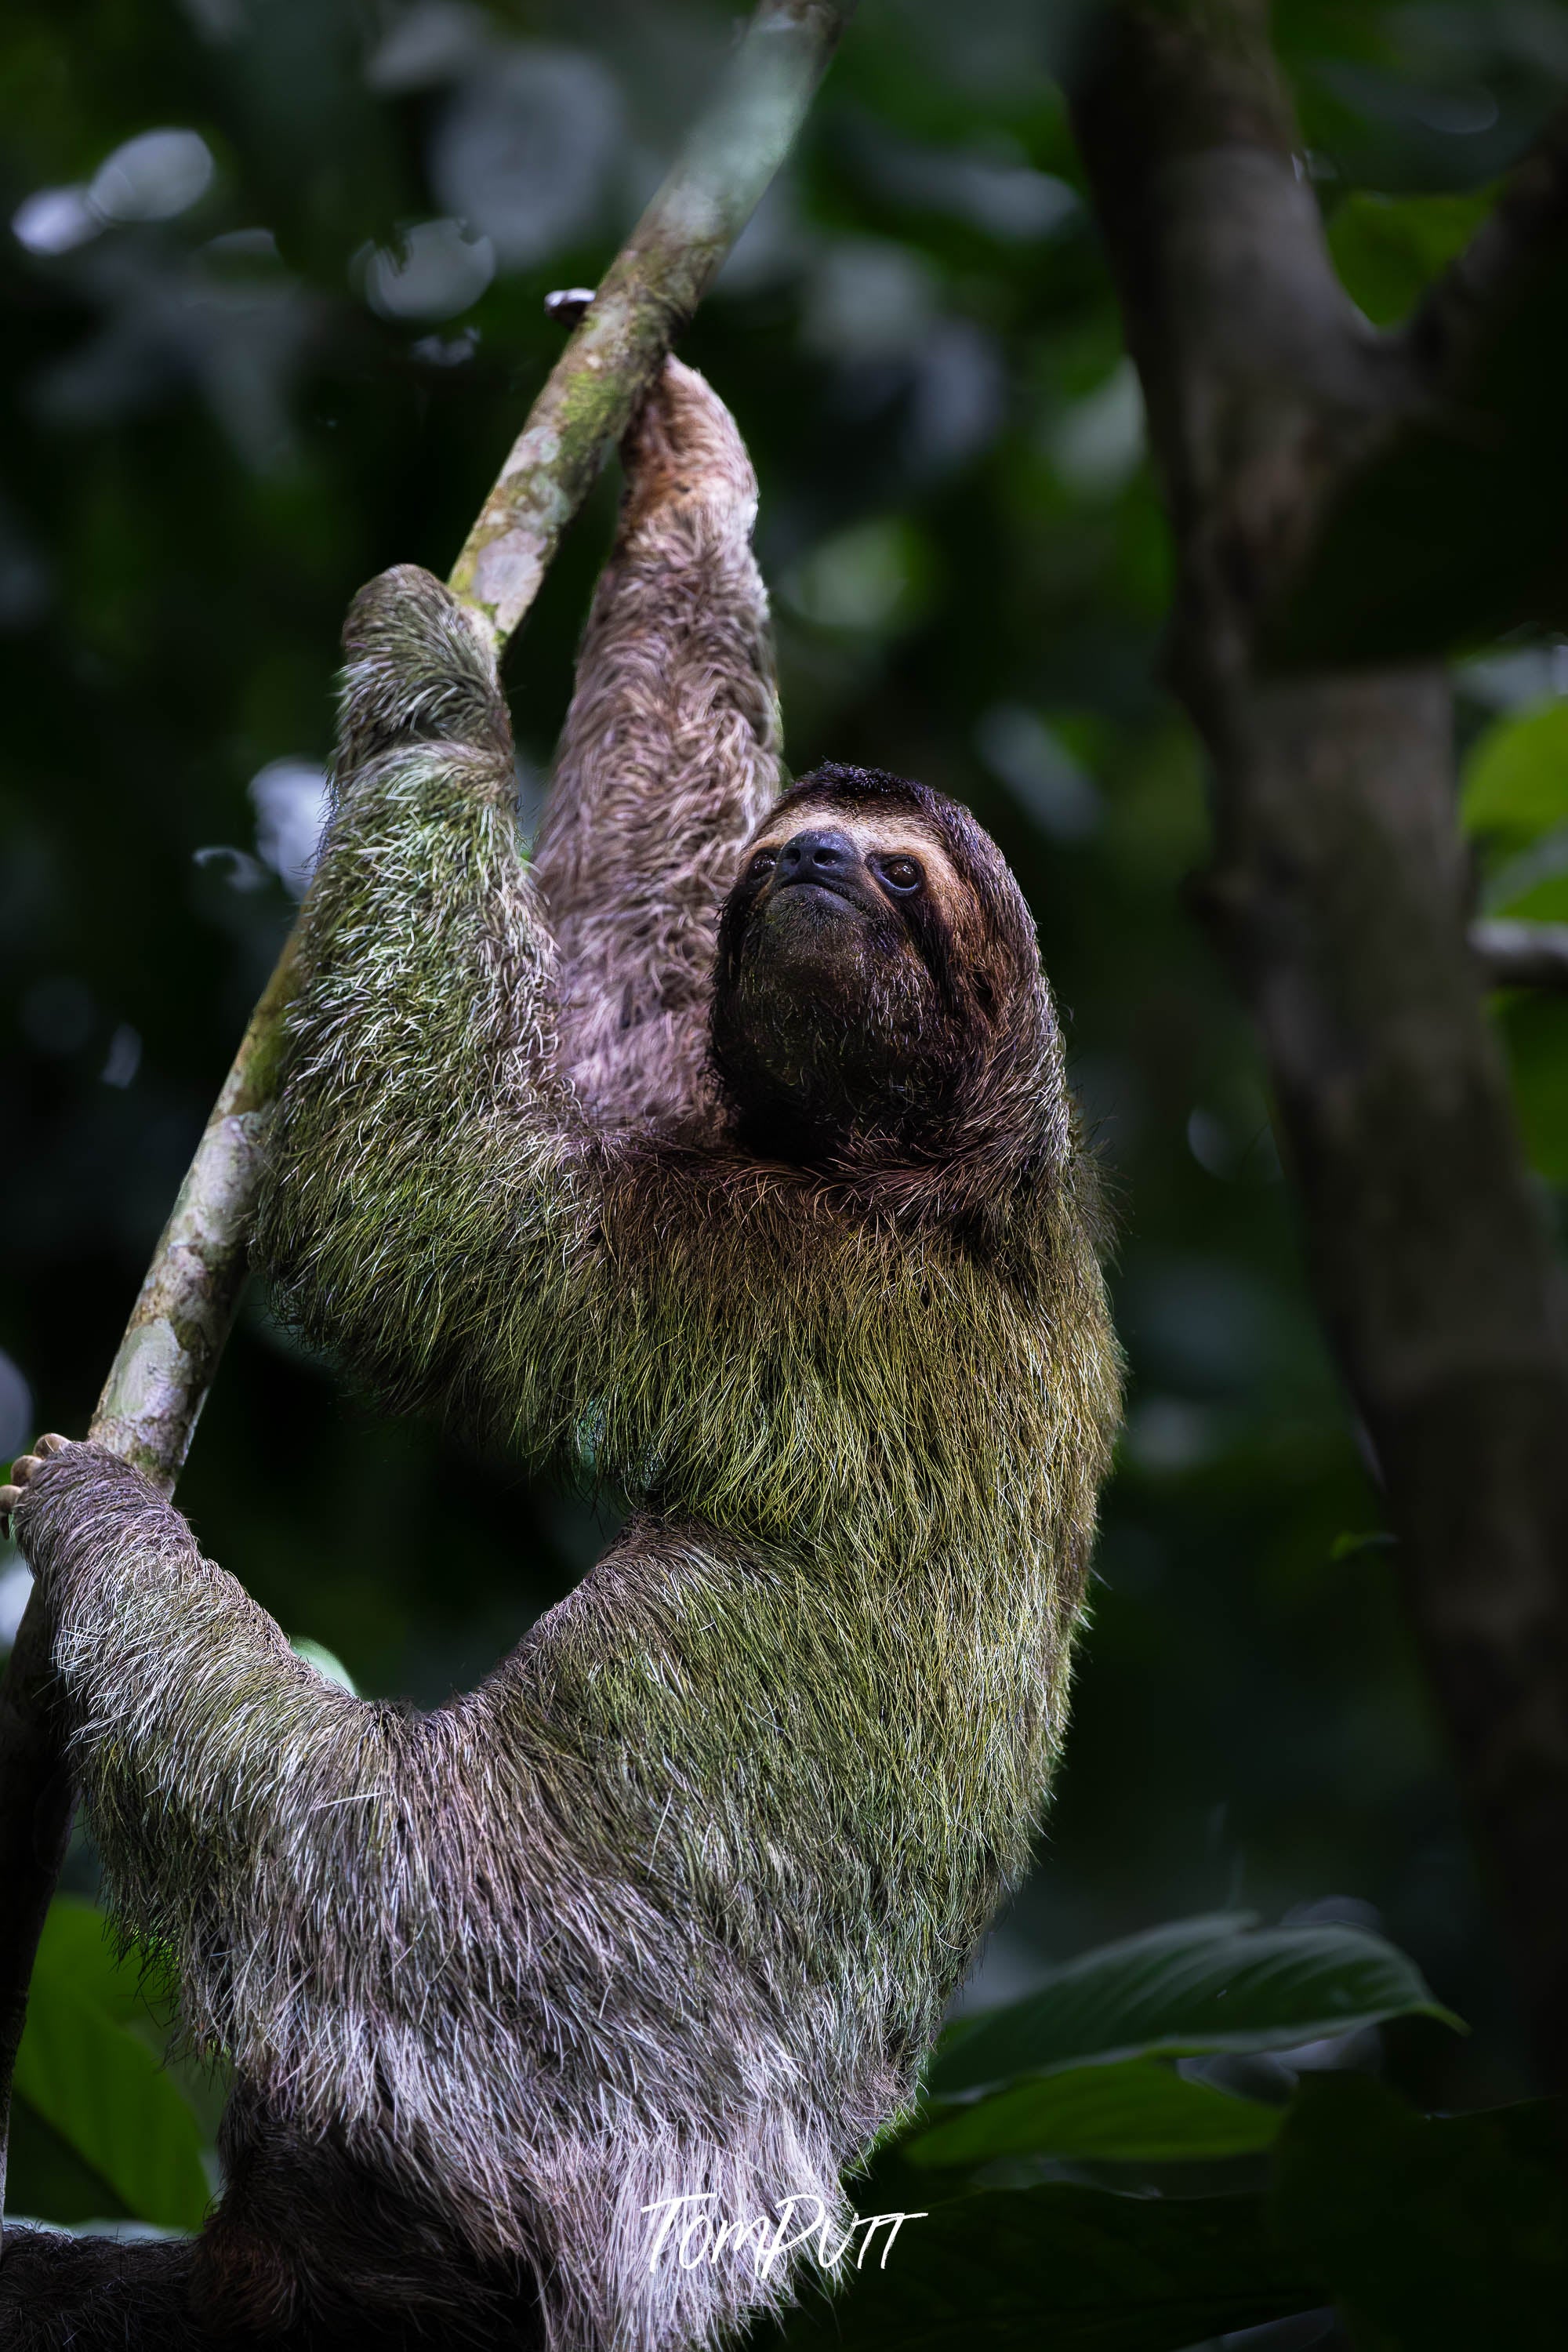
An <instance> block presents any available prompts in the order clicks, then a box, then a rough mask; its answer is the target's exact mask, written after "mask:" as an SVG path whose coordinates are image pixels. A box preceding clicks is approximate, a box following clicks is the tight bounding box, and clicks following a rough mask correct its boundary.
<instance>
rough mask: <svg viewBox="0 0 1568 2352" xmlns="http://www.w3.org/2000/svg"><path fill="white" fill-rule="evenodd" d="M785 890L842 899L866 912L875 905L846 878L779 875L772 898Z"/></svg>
mask: <svg viewBox="0 0 1568 2352" xmlns="http://www.w3.org/2000/svg"><path fill="white" fill-rule="evenodd" d="M785 890H816V891H820V892H821V894H822V896H823V897H824V898H842V899H843V900H844V901H845V903H846V904H847V905H848V906H851V907H858V908H862V909H863V910H868V909H869V908H871V907H872V906H873V905H874V904H875V901H874V900H873V899H871V898H869V896H868V893H867V891H866V890H865V888H864V887H861V886H859V885H858V884H857V883H856V882H854V881H852V880H850V879H849V878H848V877H844V878H842V879H840V878H839V877H837V876H832V875H826V874H781V875H780V877H779V878H778V880H777V881H776V882H775V883H774V884H773V897H774V898H779V897H780V896H782V894H783V893H784V891H785Z"/></svg>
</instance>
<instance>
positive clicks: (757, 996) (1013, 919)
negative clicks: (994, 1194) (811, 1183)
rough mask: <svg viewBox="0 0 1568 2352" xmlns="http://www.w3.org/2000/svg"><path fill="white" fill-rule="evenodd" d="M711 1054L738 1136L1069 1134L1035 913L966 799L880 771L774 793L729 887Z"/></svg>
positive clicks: (966, 1140) (911, 1146)
mask: <svg viewBox="0 0 1568 2352" xmlns="http://www.w3.org/2000/svg"><path fill="white" fill-rule="evenodd" d="M714 983H715V984H714V1001H713V1057H714V1063H715V1066H716V1068H717V1070H718V1073H719V1078H720V1083H721V1087H722V1088H723V1090H724V1093H725V1096H726V1097H727V1098H728V1101H729V1103H730V1106H731V1116H732V1118H733V1121H734V1124H735V1128H736V1130H737V1133H738V1135H739V1136H740V1138H741V1139H742V1140H743V1141H744V1142H746V1143H747V1144H748V1145H750V1146H751V1147H752V1148H753V1149H755V1150H760V1151H763V1152H765V1153H766V1154H767V1155H768V1156H770V1157H773V1158H779V1159H784V1160H797V1161H801V1162H803V1163H805V1164H808V1165H810V1164H821V1163H824V1162H832V1161H846V1160H847V1161H850V1162H858V1163H861V1164H865V1163H867V1162H868V1161H869V1162H878V1161H879V1162H881V1163H883V1164H889V1163H895V1164H896V1163H900V1162H903V1163H909V1162H924V1163H929V1162H930V1161H931V1160H937V1159H946V1160H951V1159H952V1156H953V1155H954V1154H955V1153H959V1154H968V1155H970V1156H973V1155H974V1154H976V1153H979V1154H980V1155H982V1156H983V1157H990V1158H994V1157H995V1155H996V1154H997V1152H998V1151H1005V1154H1006V1156H1008V1157H1009V1158H1011V1157H1015V1156H1016V1153H1017V1152H1019V1151H1032V1152H1033V1153H1035V1154H1036V1155H1038V1153H1039V1151H1040V1150H1041V1149H1042V1148H1047V1149H1050V1148H1057V1149H1059V1148H1060V1147H1061V1145H1062V1144H1063V1143H1065V1134H1066V1127H1065V1098H1064V1096H1063V1090H1062V1080H1061V1056H1060V1050H1059V1044H1058V1034H1057V1028H1056V1022H1055V1018H1054V1015H1053V1013H1052V1008H1051V1001H1050V994H1049V991H1048V990H1047V986H1046V981H1045V975H1044V973H1043V972H1042V971H1041V969H1040V958H1039V950H1038V947H1037V943H1036V939H1035V927H1034V924H1033V921H1032V920H1031V919H1030V916H1029V911H1028V908H1027V907H1026V905H1025V903H1024V898H1023V895H1022V893H1021V892H1020V890H1019V888H1018V886H1017V884H1016V882H1015V881H1014V879H1013V877H1012V875H1011V873H1010V872H1009V871H1008V868H1007V865H1006V862H1005V859H1004V857H1003V856H1002V854H1001V852H1000V850H998V848H997V847H996V845H995V843H994V842H993V841H992V840H991V838H990V837H989V835H986V834H985V833H983V832H982V830H981V828H980V827H979V825H977V824H975V822H974V820H973V817H972V816H971V815H970V814H969V813H968V811H967V810H966V809H963V808H961V807H960V806H959V805H958V803H956V802H955V801H950V800H947V799H945V798H943V796H942V794H941V793H933V792H931V791H929V790H928V789H927V788H926V787H925V786H924V785H923V784H917V783H911V782H909V781H907V780H906V779H905V778H903V777H900V776H891V775H888V774H886V773H885V772H883V771H881V770H880V769H863V768H844V767H837V766H829V767H822V768H818V769H816V771H814V772H813V773H812V774H811V775H809V776H806V777H805V778H803V779H802V781H801V782H799V783H798V784H796V785H795V789H794V790H793V791H792V792H789V793H785V794H784V798H783V799H782V800H780V801H778V802H776V803H774V805H773V808H772V809H771V810H770V811H769V813H768V815H767V817H766V818H765V819H764V821H763V824H761V825H760V826H759V827H758V829H757V831H756V833H755V834H754V835H752V840H751V841H750V843H749V844H748V845H747V847H746V849H745V852H744V854H743V856H742V864H741V872H740V877H739V878H738V880H737V881H736V883H735V886H734V887H733V889H732V890H731V893H730V896H729V898H728V899H727V901H726V902H725V907H724V912H723V917H722V919H721V925H720V931H719V956H718V963H717V967H716V971H715V976H714Z"/></svg>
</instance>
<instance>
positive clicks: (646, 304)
mask: <svg viewBox="0 0 1568 2352" xmlns="http://www.w3.org/2000/svg"><path fill="white" fill-rule="evenodd" d="M856 5H857V0H761V5H759V6H758V7H757V8H756V10H755V12H754V14H753V16H752V18H751V21H750V24H749V26H748V27H747V30H746V33H745V36H744V38H743V39H742V42H741V43H740V46H739V47H738V49H737V51H736V53H735V56H734V58H732V60H731V66H730V69H729V72H728V74H727V76H726V78H725V80H724V83H723V86H722V88H721V90H720V91H719V93H718V95H717V96H716V98H715V100H714V101H713V103H712V104H711V106H710V108H709V110H708V111H707V112H706V113H705V114H704V115H703V117H702V118H701V119H700V121H699V122H698V123H697V125H696V126H695V128H694V129H693V131H692V132H691V133H690V135H689V139H688V141H687V143H686V146H685V149H684V151H683V152H682V154H681V155H680V157H679V160H678V161H677V163H676V164H675V166H674V168H673V169H672V171H671V172H670V173H669V175H668V178H667V179H666V181H665V182H664V184H663V185H662V187H660V189H659V190H658V194H656V195H655V196H654V198H653V200H652V202H651V203H650V204H649V205H648V207H647V211H646V212H645V213H644V215H643V216H642V218H641V219H640V220H639V221H638V223H637V226H636V227H635V228H634V229H633V231H632V234H631V236H630V237H629V238H628V240H627V242H626V245H625V246H624V247H622V249H621V251H620V253H619V254H618V255H617V256H616V260H615V261H614V262H613V264H612V265H611V267H610V269H609V270H608V272H607V273H606V275H605V278H604V280H603V282H602V283H601V285H600V286H599V288H598V289H597V291H596V292H595V298H594V300H593V304H592V307H591V308H590V309H588V310H586V312H585V314H584V316H583V318H582V320H581V323H580V324H579V325H578V326H577V328H576V331H574V334H573V336H572V339H571V341H570V342H569V343H568V344H567V346H566V349H565V350H564V352H563V353H562V355H561V358H560V359H559V361H558V362H556V365H555V366H554V368H553V369H552V372H551V374H550V376H549V378H548V380H547V382H546V383H545V384H544V387H543V389H542V392H541V393H540V394H539V397H538V399H537V400H536V401H535V402H534V404H533V407H532V409H531V412H530V414H529V417H528V421H527V423H526V425H524V427H523V430H522V433H521V436H519V438H518V440H517V442H516V443H515V445H514V446H513V447H512V450H511V452H510V456H509V457H508V458H507V461H506V464H505V465H504V467H502V469H501V473H500V478H499V480H498V481H497V483H496V486H495V488H494V489H493V490H492V491H491V493H490V495H489V499H487V500H486V502H485V505H484V509H483V510H482V512H481V513H480V515H479V520H478V521H477V522H476V523H475V525H474V528H473V530H471V531H470V532H469V534H468V540H467V541H466V542H465V544H464V547H463V549H462V551H461V552H460V554H459V555H458V561H457V562H456V564H455V565H454V567H453V570H452V574H451V584H452V586H453V588H454V589H455V590H456V591H457V592H458V594H459V595H461V596H463V597H464V598H465V600H466V601H467V602H468V604H471V605H472V606H473V608H474V609H475V610H476V611H477V612H479V613H480V614H483V615H484V617H485V619H486V620H487V622H488V623H489V626H490V627H491V629H492V630H493V632H494V635H495V638H496V643H497V647H498V651H499V650H501V649H504V647H505V646H506V644H507V641H508V639H509V638H510V636H511V635H512V634H513V632H514V631H515V630H516V628H517V626H518V625H519V623H520V622H521V619H522V617H523V615H524V614H525V613H526V612H527V610H528V608H529V606H530V605H531V603H532V602H533V599H534V597H535V595H536V594H537V593H538V590H539V586H540V583H541V582H542V579H543V576H544V572H545V570H546V568H547V566H548V564H549V562H550V560H551V557H552V555H553V553H554V551H555V549H556V547H557V545H558V544H559V541H560V539H561V535H562V533H563V530H565V528H566V525H567V524H568V523H569V522H570V521H571V520H572V518H573V516H574V514H575V513H576V511H577V509H578V508H579V506H580V505H581V504H582V502H583V499H584V497H585V496H586V495H587V492H588V490H589V488H590V487H591V486H592V484H593V481H594V478H595V475H596V473H597V472H598V469H599V467H600V466H601V464H602V463H603V461H604V458H605V454H606V452H607V451H608V450H609V448H610V447H611V446H613V444H614V443H615V442H616V440H617V439H618V438H619V437H620V436H621V434H622V433H623V432H624V431H625V429H626V425H627V424H628V422H629V421H630V418H631V416H632V414H633V411H634V410H635V409H636V407H637V403H638V402H639V401H640V399H641V398H642V396H643V394H644V393H645V392H646V391H647V386H648V384H649V383H651V381H652V379H653V376H654V374H655V372H656V371H657V370H658V367H659V366H660V364H661V363H662V362H663V359H664V356H665V354H666V352H668V349H669V346H670V343H671V341H672V339H673V338H674V336H675V334H676V332H677V331H678V330H679V328H680V326H681V325H682V324H683V323H684V322H685V321H686V320H688V319H689V317H690V316H691V314H692V312H693V311H694V310H696V308H697V305H698V303H699V302H700V300H701V299H702V296H703V295H704V294H705V293H706V291H707V290H708V289H709V287H710V285H711V284H712V282H713V279H714V278H715V277H716V276H717V274H718V272H719V269H720V268H721V265H722V263H723V260H724V257H725V256H726V255H727V254H728V252H729V251H730V248H731V246H732V245H733V244H734V241H735V239H736V238H737V237H738V236H739V235H740V233H741V231H742V228H743V227H744V226H745V225H746V223H747V221H748V220H749V219H750V217H751V215H752V212H753V211H754V210H755V208H756V205H757V204H758V202H759V200H760V198H761V197H762V195H763V191H764V190H765V189H766V187H767V185H768V184H769V182H770V181H771V180H772V178H773V174H774V173H775V172H776V171H777V170H778V168H779V165H780V164H781V163H783V161H784V156H785V155H786V153H787V152H788V151H789V148H790V146H791V145H792V143H793V142H794V140H795V135H796V133H797V132H798V131H799V129H800V126H801V124H802V122H803V121H804V120H805V113H806V110H807V109H808V107H809V105H810V103H811V100H812V98H813V96H814V95H815V92H816V87H817V84H818V83H819V82H820V80H821V79H822V76H823V75H824V73H825V72H826V69H827V66H828V64H829V62H830V60H831V58H832V56H833V52H834V50H835V48H836V47H837V43H838V40H839V37H840V36H841V35H842V33H843V31H844V28H845V26H847V23H848V22H849V19H850V18H851V17H852V16H853V15H854V13H855V7H856ZM293 953H294V943H293V940H292V938H291V939H290V940H289V944H288V945H287V946H286V947H285V949H284V951H283V955H282V957H281V959H280V961H279V965H278V969H277V971H276V972H275V973H274V975H273V977H272V980H271V982H270V983H269V984H268V989H267V991H266V992H265V994H264V995H263V997H262V999H261V1002H260V1003H259V1004H258V1007H257V1010H256V1013H255V1016H254V1017H253V1019H252V1021H251V1023H250V1026H249V1027H248V1029H247V1032H246V1034H245V1037H244V1040H243V1041H242V1043H241V1045H240V1048H239V1052H238V1054H237V1056H236V1059H235V1062H234V1066H233V1067H232V1069H231V1070H230V1072H229V1075H228V1077H227V1079H226V1082H225V1085H224V1088H223V1091H222V1093H221V1095H220V1096H219V1097H218V1101H217V1104H216V1108H215V1109H214V1111H213V1115H212V1118H210V1119H209V1121H208V1123H207V1127H206V1129H205V1133H204V1135H203V1137H202V1140H201V1142H200V1144H199V1145H198V1147H197V1150H196V1155H195V1160H193V1161H192V1163H191V1168H190V1171H189V1173H188V1174H187V1176H186V1178H185V1181H184V1185H183V1186H182V1188H181V1191H180V1195H179V1199H178V1200H177V1201H176V1202H175V1204H174V1213H173V1215H172V1216H171V1218H170V1220H169V1223H168V1224H167V1226H166V1227H165V1229H164V1231H163V1235H162V1237H161V1239H160V1241H159V1244H158V1247H157V1250H156V1252H155V1253H154V1255H153V1264H152V1265H151V1267H150V1269H149V1271H148V1275H147V1278H146V1281H145V1282H144V1284H143V1285H142V1292H141V1295H140V1297H138V1299H137V1302H136V1305H135V1307H134V1309H133V1310H132V1318H131V1322H130V1325H129V1328H127V1331H126V1334H125V1339H124V1340H123V1342H122V1344H121V1349H120V1352H119V1354H118V1355H117V1356H116V1358H115V1360H114V1364H113V1366H112V1368H111V1369H110V1375H109V1379H108V1381H107V1382H106V1383H105V1385H104V1390H103V1393H102V1395H101V1397H100V1400H99V1404H98V1410H97V1412H96V1413H95V1415H94V1417H93V1422H92V1427H91V1432H90V1433H91V1435H92V1436H93V1437H94V1438H96V1439H97V1440H98V1442H99V1443H100V1444H104V1445H107V1446H109V1447H110V1448H111V1449H112V1450H113V1451H114V1452H115V1453H117V1454H121V1455H123V1456H124V1457H125V1458H126V1459H127V1460H129V1461H132V1462H135V1463H136V1464H137V1465H139V1466H140V1467H141V1468H142V1470H144V1471H145V1472H146V1473H147V1475H148V1476H150V1477H151V1478H153V1480H154V1481H155V1483H156V1484H158V1485H159V1486H162V1487H163V1488H164V1489H165V1490H166V1491H167V1490H169V1489H172V1488H173V1486H174V1481H175V1479H176V1477H177V1476H178V1475H179V1471H180V1468H181V1465H183V1463H184V1458H185V1454H186V1453H187V1452H188V1450H189V1447H190V1442H191V1437H192V1433H193V1432H194V1430H195V1423H196V1417H197V1414H198V1413H199V1412H200V1410H201V1406H202V1402H203V1400H204V1398H205V1394H206V1391H207V1389H208V1386H209V1385H210V1383H211V1381H212V1378H213V1375H214V1373H215V1371H216V1368H217V1361H218V1358H219V1356H220V1355H221V1353H222V1351H223V1347H224V1343H225V1341H226V1339H227V1337H228V1333H229V1329H230V1328H231V1326H232V1323H233V1320H234V1315H235V1310H236V1307H237V1304H238V1300H239V1294H240V1291H241V1288H242V1287H243V1285H244V1280H245V1267H246V1251H247V1242H248V1237H249V1231H250V1220H251V1213H252V1206H253V1202H254V1197H255V1182H256V1172H257V1156H258V1145H259V1140H260V1129H261V1125H262V1122H263V1119H264V1117H265V1112H266V1108H267V1105H268V1100H269V1099H270V1096H271V1092H272V1087H273V1083H274V1078H275V1074H276V1068H277V1062H278V1055H279V1047H280V1045H281V1040H282V1034H283V1019H284V1015H285V1013H286V1011H287V1008H288V1003H289V996H290V994H291V992H292V977H293ZM70 1822H71V1791H70V1785H69V1779H68V1773H67V1770H66V1766H65V1760H64V1758H63V1755H62V1753H61V1749H60V1744H59V1737H58V1723H57V1721H56V1717H55V1714H54V1710H53V1708H52V1706H51V1704H50V1670H49V1657H48V1638H47V1627H46V1625H45V1622H44V1619H43V1612H42V1610H41V1608H40V1607H39V1605H38V1603H37V1601H36V1600H35V1601H31V1602H29V1604H28V1607H27V1611H26V1615H25V1617H24V1619H23V1622H22V1625H21V1628H20V1631H19V1633H18V1634H17V1638H16V1646H15V1649H14V1650H13V1653H12V1656H11V1662H10V1665H9V1668H8V1670H7V1672H6V1674H5V1679H4V1682H3V1683H0V1886H4V1887H5V1892H6V1898H7V1901H6V1908H5V1916H4V1922H3V1924H0V2208H3V2204H4V2192H5V2160H4V2149H5V2122H6V2117H7V2111H8V2105H9V2096H10V2086H11V2078H12V2073H13V2069H14V2066H15V2063H16V2052H17V2049H18V2047H19V2046H20V2042H21V2038H22V2029H23V2025H24V2022H25V2020H26V1999H27V1985H28V1981H29V1979H30V1977H31V1974H32V1968H33V1960H34V1957H35V1954H36V1952H37V1942H38V1937H39V1935H40V1933H41V1932H42V1928H43V1923H44V1917H45V1915H46V1913H47V1909H48V1906H49V1901H50V1898H51V1896H52V1895H53V1892H54V1887H55V1884H56V1881H57V1879H58V1875H59V1869H60V1864H61V1862H62V1860H63V1858H64V1854H65V1849H66V1844H67V1842H68V1837H69V1834H70Z"/></svg>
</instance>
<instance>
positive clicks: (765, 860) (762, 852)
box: [749, 849, 779, 879]
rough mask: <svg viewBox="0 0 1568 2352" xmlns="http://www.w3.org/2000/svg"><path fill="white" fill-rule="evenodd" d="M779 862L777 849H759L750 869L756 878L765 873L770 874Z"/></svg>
mask: <svg viewBox="0 0 1568 2352" xmlns="http://www.w3.org/2000/svg"><path fill="white" fill-rule="evenodd" d="M778 862H779V854H778V851H777V850H776V849H759V850H758V852H757V854H756V856H754V857H753V858H752V863H751V866H750V868H749V871H750V872H751V874H752V877H753V879H755V878H756V877H760V876H762V875H763V874H770V873H771V872H772V871H773V867H774V866H776V865H777V864H778Z"/></svg>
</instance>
